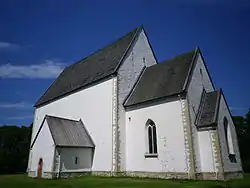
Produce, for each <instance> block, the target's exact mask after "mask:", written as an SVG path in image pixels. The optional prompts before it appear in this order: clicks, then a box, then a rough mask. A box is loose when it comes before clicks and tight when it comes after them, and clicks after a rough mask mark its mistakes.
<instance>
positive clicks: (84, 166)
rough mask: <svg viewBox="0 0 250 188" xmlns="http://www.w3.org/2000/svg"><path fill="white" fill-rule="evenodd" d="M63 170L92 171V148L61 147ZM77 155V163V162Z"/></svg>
mask: <svg viewBox="0 0 250 188" xmlns="http://www.w3.org/2000/svg"><path fill="white" fill-rule="evenodd" d="M59 150H60V167H61V172H77V171H79V172H82V171H91V166H92V156H93V149H92V148H60V149H59ZM75 157H77V158H78V159H77V164H75Z"/></svg>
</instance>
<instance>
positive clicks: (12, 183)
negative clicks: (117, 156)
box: [0, 174, 250, 188]
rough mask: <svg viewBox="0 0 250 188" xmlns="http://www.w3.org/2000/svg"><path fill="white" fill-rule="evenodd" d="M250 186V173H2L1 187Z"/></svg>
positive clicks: (156, 187)
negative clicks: (230, 176)
mask: <svg viewBox="0 0 250 188" xmlns="http://www.w3.org/2000/svg"><path fill="white" fill-rule="evenodd" d="M15 187H17V188H49V187H53V188H78V187H83V188H88V187H89V188H96V187H98V188H100V187H107V188H112V187H121V188H133V187H134V188H140V187H141V188H144V187H145V188H146V187H148V188H149V187H150V188H161V187H162V188H163V187H164V188H168V187H169V188H175V187H176V188H182V187H186V188H196V187H197V188H198V187H205V188H223V187H225V188H226V187H227V188H243V187H244V188H250V174H246V175H245V177H244V179H243V180H233V181H228V182H227V183H226V182H219V181H181V180H154V179H136V178H110V177H94V176H85V177H81V178H71V179H60V180H44V179H41V180H38V179H32V178H28V177H27V175H26V174H25V175H1V176H0V188H15Z"/></svg>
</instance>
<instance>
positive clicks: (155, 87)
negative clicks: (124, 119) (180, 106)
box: [124, 50, 196, 106]
mask: <svg viewBox="0 0 250 188" xmlns="http://www.w3.org/2000/svg"><path fill="white" fill-rule="evenodd" d="M195 54H196V50H192V51H190V52H187V53H184V54H181V55H179V56H176V57H174V58H173V59H170V60H167V61H164V62H162V63H159V64H156V65H153V66H150V67H147V68H146V69H145V71H144V73H143V74H142V75H141V78H140V79H139V81H138V83H137V84H136V85H135V88H134V90H133V91H132V93H131V94H130V96H129V97H128V99H127V100H126V101H125V104H124V105H125V106H131V105H135V104H138V103H142V102H146V101H150V100H154V99H158V98H162V97H166V96H170V95H173V94H178V93H180V92H182V91H183V88H184V85H185V81H186V79H187V77H188V72H189V69H190V67H191V64H192V60H193V57H194V56H195Z"/></svg>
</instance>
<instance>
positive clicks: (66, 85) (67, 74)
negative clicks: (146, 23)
mask: <svg viewBox="0 0 250 188" xmlns="http://www.w3.org/2000/svg"><path fill="white" fill-rule="evenodd" d="M139 29H141V27H139V28H136V29H135V30H133V31H132V32H130V33H128V34H126V35H125V36H123V37H122V38H120V39H118V40H117V41H115V42H114V43H112V44H110V45H108V46H106V47H104V48H102V49H100V50H99V51H97V52H95V53H93V54H92V55H90V56H88V57H86V58H84V59H82V60H80V61H78V62H76V63H75V64H73V65H71V66H69V67H66V68H65V69H64V71H63V72H62V73H61V74H60V75H59V76H58V78H57V79H56V80H55V81H54V83H53V84H52V85H51V86H50V87H49V88H48V89H47V91H46V92H45V93H44V94H43V95H42V96H41V98H40V99H39V100H38V101H37V102H36V104H35V106H40V105H42V104H44V103H47V102H50V101H51V100H54V99H56V98H58V97H61V96H64V95H65V94H68V93H70V92H72V91H74V90H76V89H79V88H81V87H84V86H86V85H89V84H91V83H94V82H96V81H98V80H101V79H103V78H105V77H107V76H110V75H112V74H114V73H115V72H116V68H117V67H118V65H119V63H120V61H121V59H122V58H123V56H124V54H125V53H126V51H127V49H128V48H129V46H130V44H131V43H132V41H133V39H134V37H135V36H136V33H137V31H138V30H139Z"/></svg>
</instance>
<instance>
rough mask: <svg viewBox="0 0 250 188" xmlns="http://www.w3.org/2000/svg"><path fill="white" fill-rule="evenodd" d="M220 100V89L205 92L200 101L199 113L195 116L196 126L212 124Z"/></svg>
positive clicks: (214, 121) (214, 120)
mask: <svg viewBox="0 0 250 188" xmlns="http://www.w3.org/2000/svg"><path fill="white" fill-rule="evenodd" d="M219 100H220V90H218V91H212V92H208V93H206V94H205V96H204V99H203V100H201V103H200V107H199V109H200V114H199V116H198V117H197V126H198V127H199V128H201V127H205V126H209V125H214V124H215V123H216V117H217V113H218V110H217V109H218V106H219Z"/></svg>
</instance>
